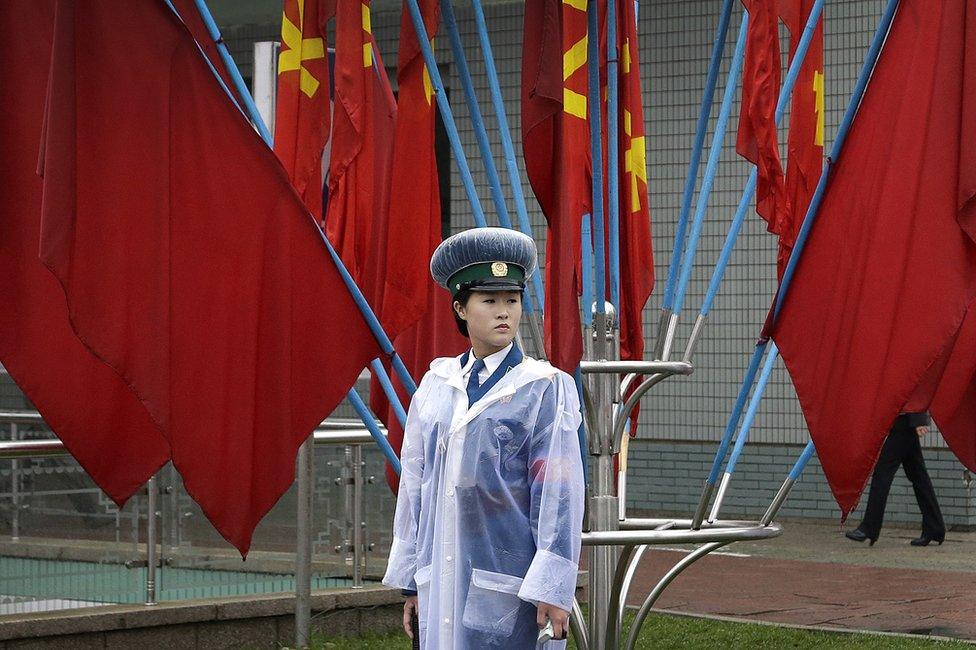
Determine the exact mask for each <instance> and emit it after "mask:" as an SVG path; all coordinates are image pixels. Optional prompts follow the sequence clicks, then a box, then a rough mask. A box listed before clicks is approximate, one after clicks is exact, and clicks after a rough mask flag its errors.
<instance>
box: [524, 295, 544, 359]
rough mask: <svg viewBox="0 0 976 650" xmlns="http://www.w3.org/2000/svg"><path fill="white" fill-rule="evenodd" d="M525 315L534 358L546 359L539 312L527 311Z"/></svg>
mask: <svg viewBox="0 0 976 650" xmlns="http://www.w3.org/2000/svg"><path fill="white" fill-rule="evenodd" d="M526 291H528V289H526ZM540 308H541V307H540ZM526 317H527V318H526V320H527V321H528V323H529V337H531V339H532V344H533V345H534V346H535V358H536V359H542V360H546V346H545V337H544V334H543V333H542V319H540V318H539V314H537V313H536V312H534V311H530V312H528V313H527V314H526ZM523 349H524V348H523Z"/></svg>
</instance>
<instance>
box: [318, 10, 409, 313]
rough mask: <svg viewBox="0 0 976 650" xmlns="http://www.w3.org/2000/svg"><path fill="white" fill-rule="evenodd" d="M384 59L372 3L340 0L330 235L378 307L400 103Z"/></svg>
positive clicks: (328, 219)
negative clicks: (375, 32) (374, 28)
mask: <svg viewBox="0 0 976 650" xmlns="http://www.w3.org/2000/svg"><path fill="white" fill-rule="evenodd" d="M377 56H378V51H377V49H376V44H375V42H374V39H373V34H372V26H371V20H370V9H369V2H368V0H367V1H366V2H362V1H361V0H340V1H339V2H338V8H337V9H336V56H335V114H334V124H333V129H332V144H331V154H330V160H329V178H328V185H329V194H328V206H326V215H325V223H326V233H327V234H328V236H329V239H330V240H331V241H332V243H333V244H334V245H335V247H336V250H337V251H338V252H339V255H340V256H341V257H342V261H343V262H344V263H345V265H346V268H348V269H349V272H350V273H351V274H352V276H353V278H355V279H356V283H357V284H358V285H359V286H360V287H361V288H362V289H363V293H364V294H365V295H366V298H367V300H368V301H369V303H370V304H371V305H376V306H377V307H378V306H379V305H381V303H382V278H383V276H384V273H385V268H384V266H385V264H384V262H385V257H383V256H380V257H379V258H378V257H377V255H376V251H377V250H385V248H386V245H385V243H386V242H385V236H386V228H385V223H386V216H387V212H388V207H389V187H390V168H391V165H392V155H393V154H392V151H393V136H394V130H395V126H396V104H395V102H394V100H393V92H392V90H390V87H389V81H388V80H387V78H386V71H385V70H384V69H383V65H382V63H381V62H379V61H378V60H377ZM380 315H381V316H382V313H381V314H380Z"/></svg>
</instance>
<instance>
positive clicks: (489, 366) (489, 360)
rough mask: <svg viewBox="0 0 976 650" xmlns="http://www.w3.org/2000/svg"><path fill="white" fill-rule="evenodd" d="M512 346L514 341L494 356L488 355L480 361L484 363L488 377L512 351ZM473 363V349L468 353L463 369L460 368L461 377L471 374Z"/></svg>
mask: <svg viewBox="0 0 976 650" xmlns="http://www.w3.org/2000/svg"><path fill="white" fill-rule="evenodd" d="M513 345H515V341H512V342H511V343H509V344H508V345H506V346H505V347H503V348H502V349H501V350H499V351H498V352H495V353H494V354H489V355H488V356H487V357H485V358H484V359H482V361H484V362H485V370H486V371H487V372H488V376H489V377H490V376H491V375H492V374H494V372H495V371H496V370H498V366H500V365H502V361H504V360H505V357H507V356H508V353H509V352H511V351H512V346H513ZM474 362H475V356H474V349H472V350H471V351H470V352H469V353H468V362H467V363H466V364H464V367H463V368H461V376H462V377H463V376H464V375H467V374H468V373H469V372H471V366H473V365H474Z"/></svg>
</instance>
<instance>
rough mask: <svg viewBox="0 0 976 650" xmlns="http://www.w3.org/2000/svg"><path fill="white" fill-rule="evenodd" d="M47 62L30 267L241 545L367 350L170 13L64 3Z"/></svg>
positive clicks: (269, 165)
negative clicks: (50, 286) (35, 260)
mask: <svg viewBox="0 0 976 650" xmlns="http://www.w3.org/2000/svg"><path fill="white" fill-rule="evenodd" d="M146 34H152V35H153V37H152V38H146ZM51 69H52V75H51V82H50V86H49V93H48V103H47V107H46V111H47V115H46V117H47V124H46V138H45V141H44V157H43V161H42V163H43V177H44V183H43V214H42V230H41V242H40V255H41V259H42V261H43V262H44V264H45V265H46V266H47V267H48V268H49V269H50V270H51V271H52V273H53V274H54V276H55V277H56V278H57V279H58V281H60V283H61V285H62V287H63V290H64V294H65V296H66V298H67V304H68V310H69V315H70V318H71V322H72V324H73V326H74V329H75V331H76V333H77V335H78V338H79V339H81V340H82V341H83V342H85V344H86V345H87V346H88V347H89V348H90V349H91V350H92V351H93V353H95V354H97V355H98V356H99V357H100V358H102V359H103V360H104V361H105V363H106V364H107V365H108V366H110V367H112V368H113V369H115V371H116V372H117V373H118V375H119V376H120V377H121V378H122V379H123V380H124V381H125V382H126V384H128V386H129V388H130V389H131V390H132V392H133V393H135V394H136V395H137V396H138V398H139V399H140V400H141V401H142V403H143V404H144V405H145V407H146V409H147V410H148V411H149V413H150V415H151V417H152V418H153V420H154V421H155V423H156V425H157V426H158V427H159V428H160V429H161V430H162V431H163V432H164V434H165V435H166V436H167V438H168V440H169V443H170V448H171V450H172V459H173V462H174V464H175V465H176V467H177V469H178V470H179V471H180V473H181V474H182V475H183V479H184V483H185V485H186V489H187V491H188V492H189V494H190V495H191V496H192V497H193V498H194V499H195V500H196V501H197V503H199V504H200V506H201V507H202V509H203V511H204V512H205V513H206V515H207V516H208V518H209V519H210V520H211V521H212V522H213V524H214V526H215V527H216V528H217V530H218V531H220V533H221V534H222V535H223V536H224V537H225V538H226V539H227V540H228V541H230V542H231V543H232V544H234V545H235V546H236V547H237V548H238V549H239V550H240V551H241V553H242V554H244V553H246V552H247V549H248V547H249V544H250V539H251V535H252V532H253V529H254V527H255V526H256V524H257V523H258V521H259V520H260V519H261V517H262V516H263V515H264V514H265V513H266V512H267V511H268V510H269V509H270V508H271V507H272V506H273V505H274V503H275V502H276V501H277V500H278V498H279V497H280V496H281V494H283V493H284V491H285V490H287V489H288V487H289V486H290V485H291V483H292V481H293V478H294V461H295V453H296V451H297V449H298V446H299V445H300V444H301V442H302V441H303V440H305V439H306V438H307V437H308V435H309V433H310V432H311V431H312V429H313V428H314V427H315V426H316V425H317V424H318V423H319V422H320V421H321V420H322V419H323V418H324V417H325V416H326V415H328V413H329V412H331V411H332V409H333V408H334V407H335V405H336V404H337V403H338V402H339V401H340V400H341V399H342V396H343V395H344V394H345V393H346V391H347V390H348V388H349V387H350V386H351V385H352V383H353V381H354V380H355V378H356V376H357V375H358V373H359V371H360V369H361V368H362V367H363V366H364V365H365V363H366V362H367V361H368V360H369V359H370V358H373V357H375V356H376V355H377V352H378V350H377V346H376V344H375V342H374V341H373V339H372V337H371V336H370V334H369V331H368V328H367V326H366V324H365V322H364V321H363V319H362V317H361V316H360V315H359V312H358V310H357V309H356V308H355V306H354V304H353V301H352V299H351V298H350V296H349V294H348V292H347V291H346V289H345V287H344V285H343V284H342V281H341V279H340V277H339V274H338V272H337V270H336V268H335V266H334V264H333V263H332V262H331V261H330V258H329V256H328V254H327V251H326V250H325V248H324V247H323V245H322V242H321V239H320V238H321V233H320V232H318V230H317V228H316V227H315V224H314V221H313V218H312V217H311V216H310V215H309V214H308V212H307V211H306V210H305V208H304V207H303V206H302V205H301V202H300V200H299V199H298V197H297V195H296V194H295V192H294V190H293V189H292V188H291V186H290V184H289V182H288V179H287V177H286V175H285V172H284V170H283V169H282V168H281V166H280V165H279V164H278V161H277V160H276V159H275V157H274V154H273V153H272V152H271V151H270V150H269V149H268V148H267V147H266V146H265V145H264V143H263V142H262V141H261V140H260V138H259V137H258V136H257V134H256V133H255V132H254V130H253V129H252V128H251V126H250V124H248V123H247V121H246V120H245V119H244V118H243V116H242V115H241V113H240V112H239V111H238V110H237V109H236V108H235V107H234V106H233V105H232V104H231V102H230V101H229V99H228V97H227V96H226V95H225V94H224V92H223V90H222V89H221V88H220V87H219V85H218V84H217V83H216V81H215V79H214V77H213V75H212V73H211V71H210V69H209V67H208V66H207V65H206V63H205V61H204V60H203V59H202V57H201V56H200V53H199V51H198V50H197V47H196V45H195V44H194V43H193V41H192V39H191V37H190V34H189V33H188V32H187V31H186V29H185V28H184V27H183V26H182V25H181V24H179V22H178V21H177V20H176V19H175V17H174V16H173V15H172V13H171V12H170V11H169V10H168V9H167V7H166V5H165V4H163V3H129V4H125V5H124V6H120V5H117V4H113V3H104V2H97V1H95V0H87V1H82V0H79V1H77V2H61V3H59V5H58V17H57V28H56V33H55V39H54V55H53V62H52V67H51ZM113 106H114V107H118V110H106V108H105V107H113ZM336 341H341V343H342V344H341V345H336Z"/></svg>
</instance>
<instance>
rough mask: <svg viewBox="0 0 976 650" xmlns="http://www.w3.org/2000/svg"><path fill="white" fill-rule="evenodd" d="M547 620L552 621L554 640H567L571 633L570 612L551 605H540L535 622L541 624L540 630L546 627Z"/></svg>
mask: <svg viewBox="0 0 976 650" xmlns="http://www.w3.org/2000/svg"><path fill="white" fill-rule="evenodd" d="M546 619H549V620H550V621H552V633H553V636H552V638H554V639H565V638H566V635H567V634H568V633H569V612H567V611H566V610H565V609H559V608H558V607H556V606H555V605H550V604H549V603H539V606H538V608H537V610H536V617H535V622H536V623H538V624H539V629H540V630H541V629H542V628H544V627H545V626H546Z"/></svg>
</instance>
